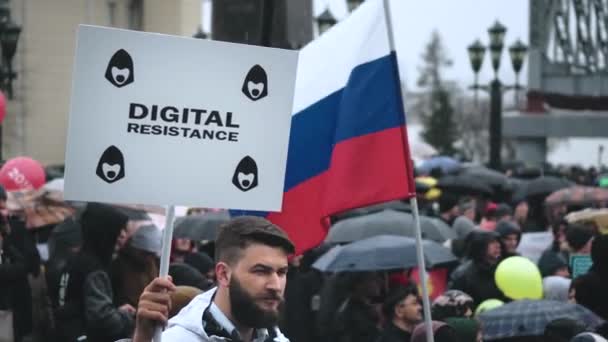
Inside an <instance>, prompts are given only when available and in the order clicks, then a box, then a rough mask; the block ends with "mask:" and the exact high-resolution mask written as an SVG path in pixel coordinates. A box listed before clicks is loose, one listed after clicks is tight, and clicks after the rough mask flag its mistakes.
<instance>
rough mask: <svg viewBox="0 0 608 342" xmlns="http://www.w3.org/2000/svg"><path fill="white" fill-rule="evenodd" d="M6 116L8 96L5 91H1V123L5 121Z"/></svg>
mask: <svg viewBox="0 0 608 342" xmlns="http://www.w3.org/2000/svg"><path fill="white" fill-rule="evenodd" d="M5 116H6V97H4V93H3V92H1V91H0V125H1V124H2V123H3V122H4V117H5Z"/></svg>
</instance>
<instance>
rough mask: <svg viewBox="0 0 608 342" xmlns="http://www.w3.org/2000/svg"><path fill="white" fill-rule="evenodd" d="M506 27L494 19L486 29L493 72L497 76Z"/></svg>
mask: <svg viewBox="0 0 608 342" xmlns="http://www.w3.org/2000/svg"><path fill="white" fill-rule="evenodd" d="M506 33H507V28H506V27H504V26H503V25H502V24H501V23H499V22H498V20H496V22H495V23H494V25H492V27H490V28H489V29H488V35H489V36H490V55H491V56H492V68H493V69H494V74H495V75H496V77H498V76H497V75H498V69H499V68H500V59H501V57H502V50H503V47H504V41H505V34H506Z"/></svg>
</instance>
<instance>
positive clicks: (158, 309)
mask: <svg viewBox="0 0 608 342" xmlns="http://www.w3.org/2000/svg"><path fill="white" fill-rule="evenodd" d="M173 291H175V285H173V283H172V282H171V278H170V277H169V278H168V279H165V278H156V279H154V280H153V281H152V282H151V283H150V284H149V285H148V286H146V288H145V289H144V292H143V293H142V294H141V297H139V305H138V307H137V315H136V323H135V324H136V325H135V334H134V336H133V342H150V341H152V338H153V337H154V329H155V328H156V327H157V326H164V325H165V324H167V320H168V319H169V311H170V310H171V292H173Z"/></svg>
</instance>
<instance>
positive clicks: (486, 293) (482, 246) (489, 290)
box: [451, 231, 505, 306]
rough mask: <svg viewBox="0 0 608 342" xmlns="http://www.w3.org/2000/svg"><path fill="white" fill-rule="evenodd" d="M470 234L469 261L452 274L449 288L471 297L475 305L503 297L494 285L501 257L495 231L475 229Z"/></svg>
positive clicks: (498, 238)
mask: <svg viewBox="0 0 608 342" xmlns="http://www.w3.org/2000/svg"><path fill="white" fill-rule="evenodd" d="M471 234H474V235H472V236H471V241H470V245H469V259H470V260H469V261H468V262H467V263H465V264H464V265H463V266H462V267H461V268H460V270H459V269H457V270H456V271H454V273H453V274H452V284H451V288H452V289H455V290H460V291H462V292H464V293H466V294H468V295H470V296H471V297H472V298H473V301H474V302H475V305H476V306H477V305H479V303H481V302H483V301H484V300H486V299H491V298H495V299H504V298H505V296H504V294H503V293H502V291H500V290H499V289H498V287H497V286H496V282H495V281H494V272H496V266H497V265H498V263H499V261H500V259H501V244H500V237H499V235H498V234H497V233H495V232H489V231H475V232H472V233H471Z"/></svg>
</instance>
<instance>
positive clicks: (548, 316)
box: [479, 299, 603, 341]
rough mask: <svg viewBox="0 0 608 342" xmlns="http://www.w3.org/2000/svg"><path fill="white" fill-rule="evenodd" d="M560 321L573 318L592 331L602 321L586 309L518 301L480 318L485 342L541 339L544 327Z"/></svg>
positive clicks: (547, 302) (565, 304)
mask: <svg viewBox="0 0 608 342" xmlns="http://www.w3.org/2000/svg"><path fill="white" fill-rule="evenodd" d="M559 318H570V319H573V320H575V321H578V322H581V323H583V324H585V325H586V326H587V328H590V329H593V328H595V327H596V326H598V325H600V324H601V323H603V321H602V319H601V318H599V317H598V316H597V315H595V314H594V313H593V312H591V311H590V310H588V309H587V308H585V307H583V306H581V305H578V304H570V303H564V302H559V301H554V300H527V299H526V300H518V301H514V302H511V303H507V304H505V305H502V306H500V307H498V308H496V309H492V310H489V311H486V312H484V313H482V314H481V315H479V319H480V320H481V324H482V326H483V338H484V341H492V340H496V339H501V338H509V337H517V336H542V335H543V333H544V331H545V327H546V326H547V324H549V323H550V322H551V321H553V320H556V319H559Z"/></svg>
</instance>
